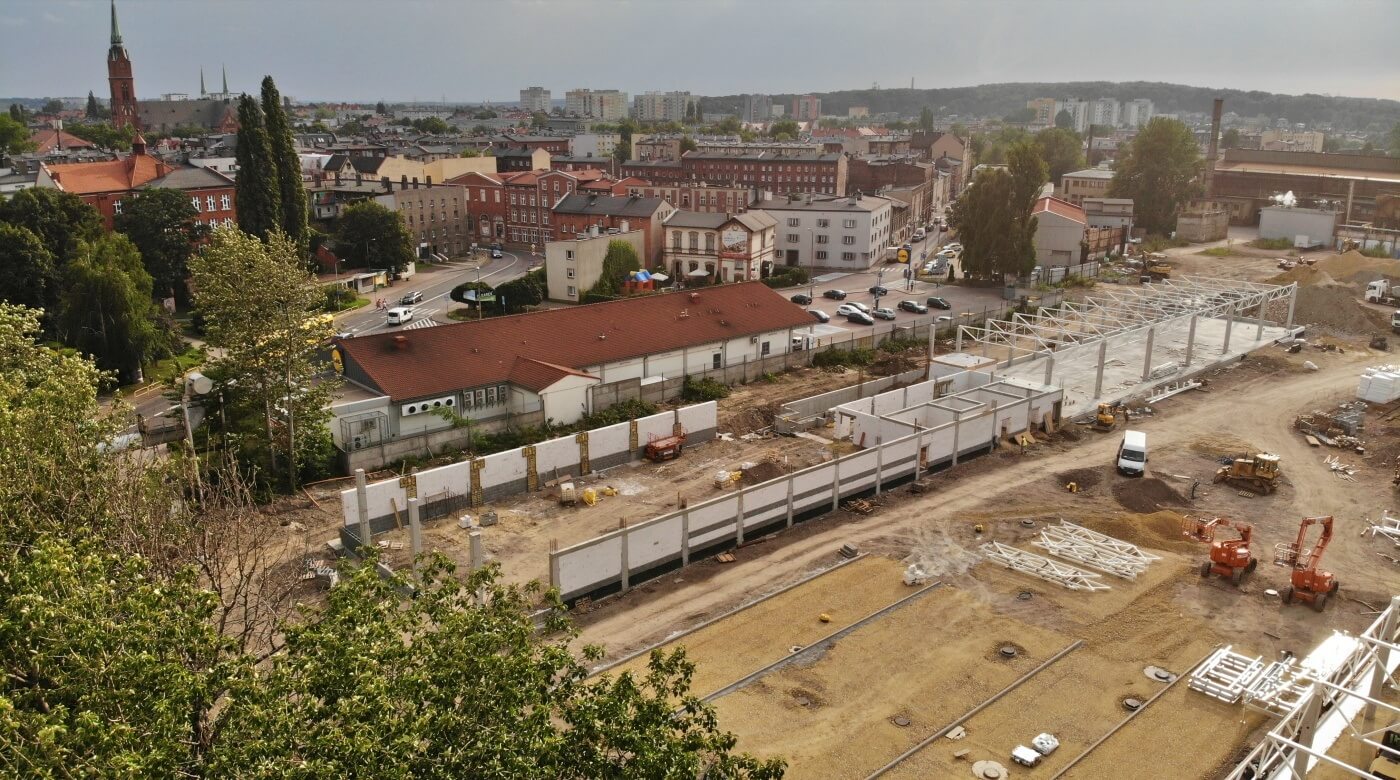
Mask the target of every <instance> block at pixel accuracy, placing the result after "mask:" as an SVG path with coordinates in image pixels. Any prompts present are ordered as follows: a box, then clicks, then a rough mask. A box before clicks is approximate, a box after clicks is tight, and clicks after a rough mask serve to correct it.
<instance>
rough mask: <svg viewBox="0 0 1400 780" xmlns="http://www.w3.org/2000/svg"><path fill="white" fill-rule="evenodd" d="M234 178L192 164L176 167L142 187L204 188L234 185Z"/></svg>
mask: <svg viewBox="0 0 1400 780" xmlns="http://www.w3.org/2000/svg"><path fill="white" fill-rule="evenodd" d="M232 186H233V179H230V178H229V177H227V176H225V175H223V174H222V173H219V172H218V171H215V170H211V169H209V168H201V167H199V166H197V165H190V166H185V167H180V168H176V169H175V170H173V171H171V172H170V173H167V174H166V175H164V176H162V177H160V178H159V179H153V180H151V181H149V182H146V183H145V184H143V185H141V188H142V189H154V188H156V187H165V188H168V189H172V190H202V189H209V188H212V187H232Z"/></svg>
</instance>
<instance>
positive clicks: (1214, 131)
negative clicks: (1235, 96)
mask: <svg viewBox="0 0 1400 780" xmlns="http://www.w3.org/2000/svg"><path fill="white" fill-rule="evenodd" d="M1224 108H1225V98H1216V99H1215V107H1214V108H1212V109H1211V111H1210V145H1209V146H1208V147H1207V149H1208V151H1207V152H1206V171H1205V175H1204V176H1202V177H1201V182H1202V184H1203V185H1204V186H1205V193H1204V195H1205V197H1207V198H1209V197H1210V196H1211V192H1210V188H1211V184H1212V183H1213V182H1214V180H1215V158H1216V157H1217V156H1218V155H1219V153H1220V113H1221V111H1222V110H1223V109H1224Z"/></svg>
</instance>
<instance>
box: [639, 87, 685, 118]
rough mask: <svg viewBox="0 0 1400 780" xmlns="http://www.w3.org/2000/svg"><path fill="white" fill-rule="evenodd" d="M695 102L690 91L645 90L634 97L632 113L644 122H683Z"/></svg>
mask: <svg viewBox="0 0 1400 780" xmlns="http://www.w3.org/2000/svg"><path fill="white" fill-rule="evenodd" d="M695 102H696V101H695V98H693V97H691V95H690V93H689V92H644V93H642V94H640V95H637V96H636V97H635V98H633V106H632V115H633V116H634V117H635V118H636V119H637V120H639V121H642V122H683V121H685V118H686V113H687V112H688V111H689V110H690V106H691V105H692V104H694V103H695Z"/></svg>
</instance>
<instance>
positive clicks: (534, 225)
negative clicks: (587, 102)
mask: <svg viewBox="0 0 1400 780" xmlns="http://www.w3.org/2000/svg"><path fill="white" fill-rule="evenodd" d="M448 181H449V183H452V184H460V185H462V186H465V187H466V188H467V191H466V196H467V211H468V213H469V219H470V220H471V224H472V225H473V226H474V229H473V231H472V235H473V236H474V239H473V240H475V241H477V242H479V243H483V244H488V243H492V242H496V241H502V242H504V241H509V242H511V243H516V244H543V243H544V242H546V241H548V240H550V238H551V237H552V235H553V231H552V228H551V225H552V222H553V212H552V209H553V207H554V205H555V204H556V203H558V202H559V201H560V200H561V199H562V198H564V197H566V196H568V195H570V194H573V193H575V192H578V191H580V190H582V189H583V188H584V187H586V186H587V185H588V184H589V183H593V182H599V181H610V180H607V178H606V176H605V175H604V174H603V172H602V171H599V170H596V169H590V170H584V171H563V170H549V169H537V170H532V171H513V172H510V171H502V172H500V173H494V174H493V173H485V172H476V173H471V174H467V175H465V176H459V177H456V178H453V179H449V180H448ZM606 192H607V193H608V194H610V193H611V190H610V189H609V190H607V191H606Z"/></svg>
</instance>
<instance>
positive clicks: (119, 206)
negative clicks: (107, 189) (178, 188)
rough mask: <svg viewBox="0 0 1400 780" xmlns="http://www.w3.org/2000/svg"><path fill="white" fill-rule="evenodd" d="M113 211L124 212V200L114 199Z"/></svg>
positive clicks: (116, 212)
mask: <svg viewBox="0 0 1400 780" xmlns="http://www.w3.org/2000/svg"><path fill="white" fill-rule="evenodd" d="M195 200H199V198H195ZM112 213H113V214H120V213H122V202H121V201H120V200H114V201H112Z"/></svg>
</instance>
